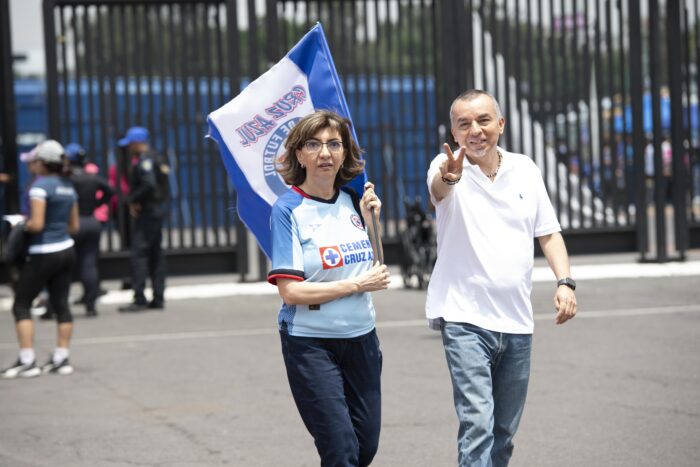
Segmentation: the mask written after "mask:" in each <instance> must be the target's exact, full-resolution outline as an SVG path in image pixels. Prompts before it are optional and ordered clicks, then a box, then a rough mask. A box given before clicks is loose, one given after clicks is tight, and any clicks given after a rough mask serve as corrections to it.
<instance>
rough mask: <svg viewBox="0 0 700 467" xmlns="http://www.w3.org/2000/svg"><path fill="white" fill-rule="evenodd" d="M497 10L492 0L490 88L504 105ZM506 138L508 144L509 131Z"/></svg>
mask: <svg viewBox="0 0 700 467" xmlns="http://www.w3.org/2000/svg"><path fill="white" fill-rule="evenodd" d="M496 10H497V5H496V1H495V0H491V10H490V14H489V22H490V23H491V27H490V30H491V44H492V48H491V51H492V52H493V57H490V58H492V59H493V63H494V64H493V83H491V86H492V88H491V89H490V92H491V93H492V94H493V95H494V96H496V97H497V99H498V100H499V101H500V104H501V105H503V98H502V97H501V96H499V95H498V89H499V86H498V60H497V57H498V51H499V50H501V48H500V45H501V44H500V43H501V41H500V39H501V35H500V31H499V28H498V20H497V18H496ZM484 58H485V59H486V57H484ZM487 90H489V89H488V87H487ZM503 110H504V111H505V112H506V115H508V111H507V110H506V109H505V108H503ZM506 127H507V126H506ZM504 139H505V142H504V143H505V144H506V145H507V144H508V143H509V142H510V141H509V140H508V134H507V133H506V135H505V138H504Z"/></svg>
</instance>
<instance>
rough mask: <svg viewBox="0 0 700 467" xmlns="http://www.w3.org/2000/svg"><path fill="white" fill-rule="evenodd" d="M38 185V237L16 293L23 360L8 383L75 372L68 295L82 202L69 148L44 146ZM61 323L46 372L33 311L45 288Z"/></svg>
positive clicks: (34, 230)
mask: <svg viewBox="0 0 700 467" xmlns="http://www.w3.org/2000/svg"><path fill="white" fill-rule="evenodd" d="M36 160H37V161H38V167H37V175H38V177H37V179H36V180H35V181H34V183H33V184H32V186H31V188H30V190H29V200H30V216H29V219H28V220H27V222H26V224H25V229H26V231H27V232H29V233H30V234H31V235H32V237H31V240H30V242H29V255H28V258H27V261H26V262H25V263H24V265H23V266H22V271H21V272H20V276H19V281H18V282H17V286H16V288H15V303H14V305H13V306H12V312H13V314H14V316H15V326H16V331H17V339H18V340H19V358H18V359H17V362H16V363H15V364H14V365H13V366H11V367H9V368H7V369H5V370H3V371H2V373H0V374H1V375H2V377H4V378H16V377H33V376H39V375H40V374H41V373H42V372H43V373H56V374H61V375H68V374H71V373H72V372H73V367H72V366H71V365H70V361H69V359H68V346H69V344H70V338H71V334H72V332H73V318H72V316H71V313H70V308H68V292H69V289H70V282H71V277H72V272H73V264H74V262H75V258H74V254H73V239H72V238H71V236H70V235H71V234H76V233H77V232H78V229H79V218H78V204H77V196H76V194H75V190H74V189H73V185H72V184H71V183H70V182H69V181H68V180H66V179H65V178H63V177H62V176H61V173H62V170H63V146H61V144H59V143H58V142H57V141H54V140H48V141H45V142H43V143H41V144H40V145H39V146H38V147H37V150H36ZM45 286H46V287H47V288H48V290H49V302H50V303H51V306H52V308H53V310H54V312H55V313H56V318H57V321H58V344H57V346H56V349H55V350H54V352H53V355H52V358H51V359H50V360H49V361H48V362H47V363H46V364H45V365H44V366H42V367H41V368H39V367H38V366H37V365H36V356H35V353H34V347H33V341H34V323H33V322H32V318H31V314H30V311H29V309H30V307H31V304H32V301H33V300H34V298H36V296H37V295H38V294H39V292H40V291H41V289H42V288H43V287H45Z"/></svg>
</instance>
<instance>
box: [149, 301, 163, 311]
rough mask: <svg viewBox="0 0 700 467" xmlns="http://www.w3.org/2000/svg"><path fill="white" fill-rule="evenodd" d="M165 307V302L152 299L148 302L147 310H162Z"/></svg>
mask: <svg viewBox="0 0 700 467" xmlns="http://www.w3.org/2000/svg"><path fill="white" fill-rule="evenodd" d="M164 308H165V303H163V302H161V301H157V300H152V301H150V302H148V309H149V310H162V309H164Z"/></svg>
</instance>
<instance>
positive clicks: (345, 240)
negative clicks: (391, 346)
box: [267, 187, 375, 338]
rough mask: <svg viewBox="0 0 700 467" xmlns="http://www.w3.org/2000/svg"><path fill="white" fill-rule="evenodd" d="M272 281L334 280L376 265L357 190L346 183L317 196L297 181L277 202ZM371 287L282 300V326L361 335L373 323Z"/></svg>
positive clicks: (299, 332) (298, 332)
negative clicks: (316, 298)
mask: <svg viewBox="0 0 700 467" xmlns="http://www.w3.org/2000/svg"><path fill="white" fill-rule="evenodd" d="M270 226H271V230H272V232H271V233H272V270H271V271H270V273H269V274H268V276H267V280H268V281H269V282H270V283H271V284H277V279H294V280H299V281H309V282H331V281H337V280H342V279H348V278H352V277H357V276H358V275H360V274H362V273H363V272H365V271H367V270H369V269H370V268H371V267H372V263H373V262H374V258H373V256H372V246H371V244H370V242H369V238H368V237H367V232H366V231H365V226H364V221H363V219H362V216H361V214H360V205H359V199H358V198H357V195H356V194H355V193H354V192H353V191H350V190H346V189H341V190H338V192H337V193H336V196H335V198H333V199H331V200H323V199H319V198H314V197H311V196H309V195H307V194H306V193H304V192H303V191H301V190H300V189H299V188H297V187H293V188H291V189H290V190H289V191H288V192H286V193H285V194H284V195H282V196H281V197H280V198H279V199H278V200H277V202H276V203H275V205H274V206H273V208H272V215H271V217H270ZM374 318H375V313H374V306H373V305H372V297H371V295H370V294H369V293H368V292H365V293H355V294H351V295H347V296H345V297H342V298H338V299H336V300H331V301H330V302H326V303H320V304H318V305H287V304H286V303H283V304H282V308H281V309H280V312H279V316H278V324H279V326H280V330H282V331H286V332H287V333H289V334H290V335H293V336H304V337H330V338H333V337H336V338H350V337H357V336H361V335H363V334H366V333H368V332H370V331H371V330H372V329H373V328H374Z"/></svg>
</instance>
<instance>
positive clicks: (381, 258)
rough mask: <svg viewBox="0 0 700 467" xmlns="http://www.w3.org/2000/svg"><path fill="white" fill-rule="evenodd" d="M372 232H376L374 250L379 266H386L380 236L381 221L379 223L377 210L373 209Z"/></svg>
mask: <svg viewBox="0 0 700 467" xmlns="http://www.w3.org/2000/svg"><path fill="white" fill-rule="evenodd" d="M372 230H374V248H375V250H376V253H377V257H376V259H377V260H378V261H379V264H384V249H383V248H382V239H381V237H380V236H379V221H377V210H376V209H375V208H372Z"/></svg>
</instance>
